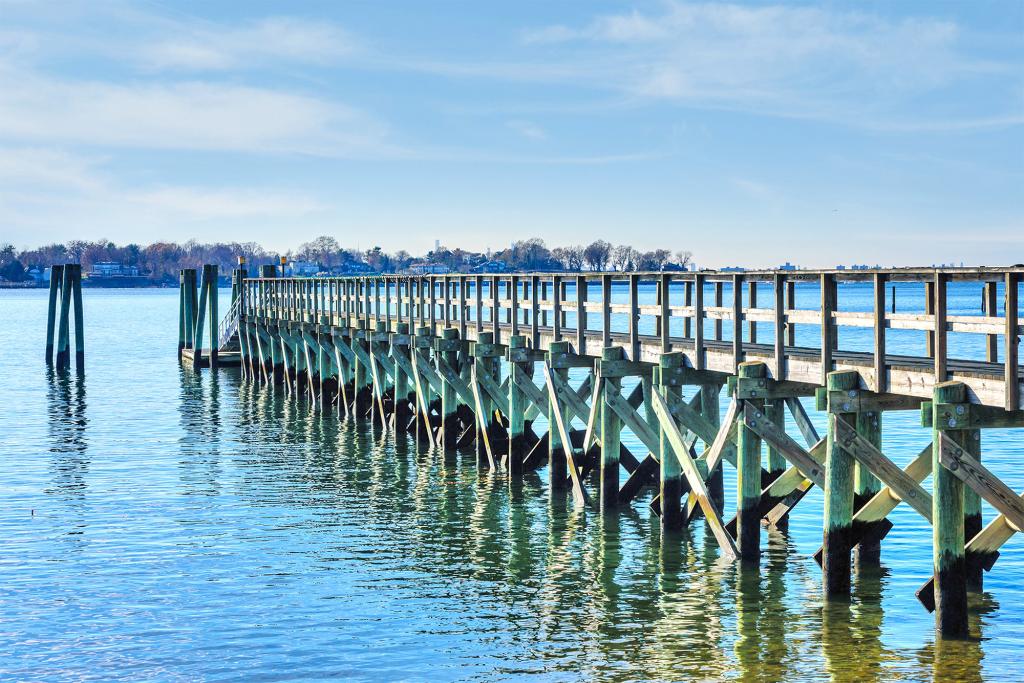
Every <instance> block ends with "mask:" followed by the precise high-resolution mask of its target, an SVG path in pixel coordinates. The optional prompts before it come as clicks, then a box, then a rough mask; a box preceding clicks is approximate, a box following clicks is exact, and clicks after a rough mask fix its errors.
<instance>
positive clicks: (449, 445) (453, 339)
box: [435, 280, 459, 450]
mask: <svg viewBox="0 0 1024 683" xmlns="http://www.w3.org/2000/svg"><path fill="white" fill-rule="evenodd" d="M445 283H446V284H445V289H447V280H445ZM445 308H446V309H447V308H448V306H447V304H446V305H445ZM449 322H450V321H449ZM438 341H439V342H440V344H439V346H438V348H437V350H436V351H435V352H436V353H438V358H439V359H441V360H442V361H443V362H445V363H447V364H448V365H449V366H450V367H451V368H453V369H454V368H455V367H456V366H457V365H458V362H457V359H458V351H456V350H453V349H451V348H449V347H451V346H452V345H453V344H458V342H459V330H458V328H457V327H447V328H445V329H444V330H443V331H442V332H441V339H440V340H438ZM458 403H459V401H458V394H457V393H456V390H455V385H454V384H452V383H451V382H449V381H448V379H447V377H446V376H445V375H444V374H443V373H441V445H442V446H443V447H444V448H445V449H448V450H451V449H453V448H455V442H456V441H457V440H458V438H459V432H458V426H459V419H458Z"/></svg>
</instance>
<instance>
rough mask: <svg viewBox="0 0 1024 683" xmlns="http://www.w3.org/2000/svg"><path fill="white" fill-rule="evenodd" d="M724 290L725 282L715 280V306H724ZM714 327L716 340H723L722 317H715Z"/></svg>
mask: <svg viewBox="0 0 1024 683" xmlns="http://www.w3.org/2000/svg"><path fill="white" fill-rule="evenodd" d="M724 291H725V283H724V282H722V281H721V280H716V281H715V285H714V292H715V299H714V301H715V307H716V308H722V306H723V303H724V302H725V297H724V294H723V293H724ZM714 327H715V340H716V341H721V340H722V319H721V318H715V324H714Z"/></svg>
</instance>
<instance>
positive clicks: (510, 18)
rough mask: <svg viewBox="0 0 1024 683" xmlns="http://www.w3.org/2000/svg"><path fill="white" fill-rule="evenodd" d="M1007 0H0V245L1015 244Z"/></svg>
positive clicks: (1023, 62)
mask: <svg viewBox="0 0 1024 683" xmlns="http://www.w3.org/2000/svg"><path fill="white" fill-rule="evenodd" d="M1022 188H1024V2H1021V0H1014V1H1007V2H972V3H968V2H938V3H935V2H920V3H918V2H909V1H901V2H875V3H872V2H858V3H839V2H828V3H820V4H811V3H790V4H767V3H751V4H696V3H684V2H650V3H648V2H634V3H628V4H626V3H610V2H587V3H584V2H561V3H554V2H532V1H517V2H514V3H471V2H458V3H457V2H445V1H441V0H439V1H437V2H429V3H426V2H368V1H367V2H344V3H342V2H322V3H315V2H308V3H301V2H294V3H276V2H275V3H271V2H245V3H242V2H235V3H228V2H219V3H210V2H179V3H161V2H145V3H123V2H105V1H103V0H94V1H92V2H82V3H59V2H46V3H42V2H40V3H32V2H21V1H18V0H13V1H12V0H0V241H9V242H13V243H14V244H16V245H17V246H19V247H27V246H34V245H36V244H39V243H43V242H48V241H63V240H67V239H86V238H88V239H95V238H99V237H107V238H109V239H112V240H115V241H118V242H123V241H136V242H143V243H147V242H151V241H155V240H160V239H168V240H179V241H181V240H185V239H188V238H192V237H195V238H198V239H200V240H240V241H249V240H254V241H258V242H261V243H263V244H264V245H265V246H268V247H272V248H279V249H284V248H289V247H295V246H297V245H298V244H299V243H300V242H303V241H306V240H309V239H311V238H313V237H315V236H317V235H320V234H331V235H334V236H335V237H337V238H338V240H339V241H340V242H341V243H343V244H345V245H349V246H359V247H361V248H364V249H365V248H367V247H371V246H375V245H379V246H381V247H383V248H385V249H388V250H397V249H401V248H404V249H407V250H408V251H410V252H412V253H422V252H424V251H426V250H428V249H429V248H431V247H432V246H433V243H434V240H435V239H440V240H441V241H442V243H444V244H448V245H452V246H464V247H467V248H474V249H486V248H488V247H490V248H502V247H504V246H505V245H506V244H507V243H508V242H510V241H512V240H515V239H523V238H526V237H531V236H540V237H543V238H544V239H545V240H547V242H548V243H549V244H550V245H552V246H554V245H557V244H565V243H575V242H580V243H586V242H589V241H592V240H594V239H598V238H602V239H606V240H608V241H610V242H612V243H631V244H633V245H634V246H636V247H638V248H641V249H651V248H655V247H665V248H669V249H671V250H673V251H675V250H678V249H688V250H691V251H693V252H694V255H695V260H696V261H697V262H698V263H699V264H701V265H707V266H719V265H728V264H734V263H739V264H743V265H748V266H774V265H777V264H778V263H780V262H782V261H785V260H787V259H789V260H792V261H795V262H798V263H800V264H803V265H806V266H831V265H833V264H836V263H851V262H868V263H872V264H874V263H881V264H883V265H889V264H893V265H903V264H931V263H938V262H957V263H959V262H960V261H964V262H966V263H968V264H982V265H999V264H1006V263H1012V262H1022V261H1024V190H1022Z"/></svg>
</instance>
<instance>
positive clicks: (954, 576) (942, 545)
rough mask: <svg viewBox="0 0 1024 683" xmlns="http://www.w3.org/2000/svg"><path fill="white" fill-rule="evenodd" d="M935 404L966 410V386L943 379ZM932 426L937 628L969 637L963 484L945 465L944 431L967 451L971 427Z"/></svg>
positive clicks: (937, 387)
mask: <svg viewBox="0 0 1024 683" xmlns="http://www.w3.org/2000/svg"><path fill="white" fill-rule="evenodd" d="M933 400H934V404H935V405H938V404H959V408H958V410H961V411H964V412H965V411H966V410H967V408H966V403H967V388H966V387H965V386H964V385H963V384H961V383H960V382H942V383H941V384H937V385H936V386H935V388H934V390H933ZM937 422H938V421H937V420H936V421H935V423H933V427H932V448H933V450H932V453H933V455H932V487H933V488H932V520H933V522H932V558H933V562H934V568H935V575H934V576H935V628H936V630H937V631H938V632H939V633H940V634H941V635H943V636H953V637H966V636H967V635H968V629H967V561H966V559H965V557H964V545H965V539H964V484H963V482H962V481H960V479H958V478H957V477H956V476H955V475H954V474H953V473H952V472H951V471H950V470H949V469H947V467H946V466H945V465H943V464H942V460H943V459H944V458H943V454H942V450H943V449H944V448H947V447H948V446H947V444H946V441H944V440H943V439H942V438H941V437H942V432H943V431H944V432H945V434H946V435H947V436H949V437H950V439H951V440H952V441H953V442H955V443H956V444H958V445H959V446H960V447H961V448H964V449H965V450H967V449H968V448H970V444H971V442H972V441H973V439H972V432H976V431H977V430H968V429H943V427H944V425H940V424H937Z"/></svg>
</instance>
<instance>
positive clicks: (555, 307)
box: [551, 275, 562, 341]
mask: <svg viewBox="0 0 1024 683" xmlns="http://www.w3.org/2000/svg"><path fill="white" fill-rule="evenodd" d="M551 291H552V293H553V296H554V298H553V299H552V302H551V309H552V314H551V319H552V329H551V335H552V337H553V338H554V340H555V341H562V278H561V277H559V276H558V275H553V276H552V278H551Z"/></svg>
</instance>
